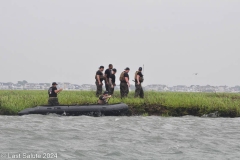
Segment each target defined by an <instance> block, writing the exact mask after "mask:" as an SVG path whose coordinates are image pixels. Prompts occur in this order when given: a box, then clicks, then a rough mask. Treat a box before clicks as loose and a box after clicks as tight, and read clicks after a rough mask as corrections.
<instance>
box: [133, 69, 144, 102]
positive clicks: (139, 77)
mask: <svg viewBox="0 0 240 160" xmlns="http://www.w3.org/2000/svg"><path fill="white" fill-rule="evenodd" d="M134 79H135V96H134V97H135V98H136V97H139V96H140V98H144V92H143V88H142V82H143V80H144V79H143V74H142V67H139V69H138V71H136V72H135V78H134Z"/></svg>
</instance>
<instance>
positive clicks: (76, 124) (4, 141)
mask: <svg viewBox="0 0 240 160" xmlns="http://www.w3.org/2000/svg"><path fill="white" fill-rule="evenodd" d="M0 135H1V136H0V142H1V145H0V153H1V157H0V159H17V158H19V159H23V158H25V159H26V158H28V159H36V158H35V157H36V156H37V157H39V159H41V158H42V159H78V160H79V159H87V160H88V159H89V160H97V159H104V160H106V159H113V160H115V159H124V160H125V159H126V160H131V159H136V160H139V159H149V160H150V159H156V160H158V159H182V160H188V159H191V160H192V159H194V160H196V159H200V160H203V159H211V160H212V159H216V160H221V159H224V160H225V159H231V160H233V159H240V118H234V119H231V118H198V117H191V116H186V117H179V118H174V117H167V118H165V117H157V116H149V117H134V116H133V117H87V116H79V117H65V116H56V115H48V116H43V115H28V116H0ZM31 154H32V155H31ZM56 154H57V158H54V156H55V155H56ZM47 156H48V158H47Z"/></svg>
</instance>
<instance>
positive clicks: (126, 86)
mask: <svg viewBox="0 0 240 160" xmlns="http://www.w3.org/2000/svg"><path fill="white" fill-rule="evenodd" d="M128 92H129V89H128V85H127V83H124V85H123V97H127V95H128Z"/></svg>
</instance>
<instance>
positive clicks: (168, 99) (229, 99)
mask: <svg viewBox="0 0 240 160" xmlns="http://www.w3.org/2000/svg"><path fill="white" fill-rule="evenodd" d="M58 97H59V102H60V103H61V104H66V105H73V104H79V105H80V104H92V103H96V102H97V98H96V96H95V92H94V91H64V92H62V93H60V94H59V96H58ZM47 100H48V95H47V91H13V90H10V91H0V114H2V115H16V114H17V113H18V112H19V111H21V110H23V109H25V108H29V107H34V106H37V105H44V104H47ZM119 102H123V103H126V104H128V106H129V115H144V116H147V115H160V116H184V115H194V116H202V115H203V114H207V113H211V112H214V111H218V112H219V114H220V116H221V117H239V116H240V94H237V93H178V92H145V98H144V99H140V98H134V93H133V92H130V93H129V97H128V98H125V99H121V98H120V94H119V92H118V91H116V92H115V95H114V96H113V97H112V98H111V99H110V101H109V103H111V104H112V103H119Z"/></svg>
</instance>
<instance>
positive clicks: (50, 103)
mask: <svg viewBox="0 0 240 160" xmlns="http://www.w3.org/2000/svg"><path fill="white" fill-rule="evenodd" d="M48 105H51V106H53V105H54V103H53V101H52V98H48Z"/></svg>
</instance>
